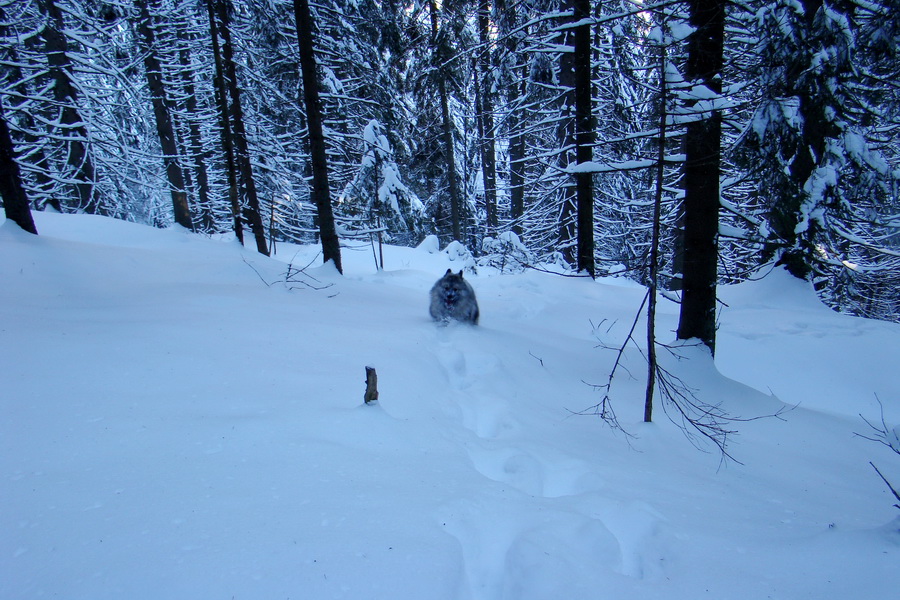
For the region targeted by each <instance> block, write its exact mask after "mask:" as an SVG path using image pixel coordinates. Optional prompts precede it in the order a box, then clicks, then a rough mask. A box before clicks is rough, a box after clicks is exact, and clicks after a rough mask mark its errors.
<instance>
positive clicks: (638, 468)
mask: <svg viewBox="0 0 900 600" xmlns="http://www.w3.org/2000/svg"><path fill="white" fill-rule="evenodd" d="M35 217H36V222H37V226H38V229H39V231H40V234H41V235H40V236H38V237H34V236H30V235H28V234H26V233H24V232H21V231H20V230H18V228H16V227H15V226H14V225H13V224H12V223H9V222H0V415H2V418H0V598H2V599H3V600H25V599H33V598H64V599H86V600H87V599H89V600H102V599H107V598H108V599H115V600H122V599H126V598H127V599H129V600H140V599H148V600H150V599H152V600H157V599H162V598H165V599H191V600H199V599H202V600H213V599H218V600H230V599H234V600H249V599H260V600H275V599H285V598H290V599H325V598H349V599H359V600H367V599H374V600H378V599H390V600H398V599H409V600H420V599H423V598H427V599H428V600H440V599H460V600H462V599H478V600H494V599H510V600H525V599H536V600H549V599H594V598H596V599H601V598H603V599H610V598H611V599H629V600H634V599H644V598H664V599H666V600H697V599H699V598H710V599H715V600H723V599H727V598H735V599H757V598H779V599H795V598H809V599H816V600H822V599H841V600H843V599H847V598H861V599H862V598H890V597H894V595H895V594H896V592H897V590H898V589H900V520H898V519H897V516H898V511H897V509H896V508H894V507H893V506H892V505H893V504H894V499H893V497H892V496H891V494H890V492H889V490H888V489H887V487H886V486H885V485H884V483H883V482H882V481H881V480H880V479H879V478H878V476H877V474H876V473H875V471H874V470H873V469H872V468H871V466H870V465H869V464H868V463H869V461H873V462H874V463H875V464H876V465H877V466H878V467H879V468H880V469H881V471H882V472H883V473H884V474H885V476H887V477H888V479H890V480H892V481H893V482H894V484H895V487H896V486H897V485H898V484H900V456H897V455H896V454H894V453H892V452H891V450H890V449H889V448H887V447H886V446H884V445H879V444H877V443H874V442H872V441H868V440H865V439H863V438H861V437H858V436H855V435H854V434H855V433H863V434H867V433H869V432H870V430H869V429H868V426H866V425H865V423H864V422H863V421H862V419H861V418H860V416H859V415H860V414H862V415H863V416H865V417H866V418H868V419H869V420H870V421H873V422H877V423H880V419H881V416H880V409H879V403H878V400H877V399H876V395H877V398H879V399H880V400H881V403H882V404H883V405H884V418H885V422H886V423H887V424H888V425H889V426H890V427H893V426H894V425H896V424H897V423H898V422H900V325H897V324H889V323H883V322H876V321H868V320H864V319H858V318H853V317H849V316H845V315H840V314H836V313H834V312H831V311H829V310H828V309H826V308H825V307H823V306H822V305H821V304H820V303H819V302H818V301H817V300H816V298H815V296H814V294H813V293H812V291H811V290H810V289H808V288H807V286H805V285H803V284H802V283H800V282H797V281H795V280H793V279H791V278H790V277H788V276H787V275H785V274H784V273H782V272H779V271H775V272H772V273H770V274H769V275H768V276H767V277H766V278H764V279H761V280H759V281H755V282H748V283H745V284H742V285H738V286H734V287H729V288H722V289H720V296H721V298H722V301H723V305H722V310H721V327H720V329H719V338H718V339H719V342H718V344H719V346H718V353H717V358H716V361H715V365H713V363H712V361H711V360H710V359H709V357H708V356H707V355H705V354H704V353H703V352H702V351H701V350H700V349H698V348H696V347H682V348H680V349H678V350H677V355H678V356H680V357H681V358H676V356H675V355H673V354H672V353H670V352H669V351H668V350H665V349H663V350H661V358H662V359H663V361H664V362H665V365H666V367H667V368H668V369H669V370H670V371H671V372H672V373H673V374H676V375H677V376H678V377H680V378H681V379H682V380H683V381H684V382H685V384H686V385H688V386H690V388H691V389H693V390H694V393H695V394H696V396H697V397H698V398H699V399H701V400H703V401H705V402H709V403H716V404H718V403H721V405H722V407H723V408H724V409H725V410H727V411H728V412H729V413H730V414H731V415H734V416H737V417H742V418H752V417H756V416H761V415H769V414H774V413H776V412H778V411H779V410H781V409H784V408H787V409H788V410H787V411H786V412H784V413H782V415H781V418H763V419H759V420H751V421H746V422H738V423H733V424H732V426H733V428H734V429H736V430H738V432H739V434H738V435H737V436H735V437H734V438H733V440H732V442H731V444H730V446H729V450H730V452H731V453H732V454H733V456H734V457H735V458H736V459H737V460H739V461H741V463H742V464H738V463H735V462H728V463H726V464H724V465H723V464H721V462H720V456H719V454H717V453H716V452H715V451H714V449H713V448H710V447H706V450H707V452H701V451H698V450H697V449H695V447H694V446H693V445H692V444H691V443H690V441H688V440H687V439H686V438H685V436H684V435H683V434H682V433H681V431H680V430H679V429H678V427H676V426H675V425H674V424H673V423H672V422H671V421H669V420H668V419H667V417H666V414H665V412H664V411H663V409H662V406H661V405H658V406H657V408H656V412H655V415H656V419H655V422H654V423H652V424H644V423H642V422H641V420H642V416H643V394H644V385H645V383H644V382H645V365H644V363H643V362H642V359H641V355H640V354H639V352H638V350H637V349H636V348H635V347H633V346H632V347H630V348H629V349H628V351H627V352H626V353H625V355H624V357H623V358H624V362H623V366H622V367H621V368H620V371H618V373H617V375H616V377H615V379H614V381H613V387H612V393H611V397H612V400H613V403H614V404H613V407H614V409H615V411H616V414H617V416H618V418H619V421H620V423H621V425H622V427H623V428H624V429H625V430H626V431H627V432H628V434H629V435H630V437H629V436H626V435H624V434H622V433H620V432H618V433H617V432H616V431H613V430H611V429H610V428H609V427H607V426H606V425H604V423H603V422H602V421H601V420H600V419H599V418H598V417H596V416H591V415H580V414H575V413H579V412H585V411H587V412H588V413H590V412H591V411H590V408H591V407H592V406H594V405H596V404H597V403H598V402H599V401H600V400H601V399H602V397H603V394H602V392H600V391H598V390H597V389H596V388H594V387H592V386H591V385H590V384H604V383H606V380H607V377H608V374H609V370H610V368H611V366H612V364H613V362H614V360H615V358H616V354H617V352H616V350H614V349H608V348H609V347H613V348H615V347H618V346H619V345H621V343H622V341H623V339H624V336H626V335H627V332H628V330H629V329H630V327H631V323H632V320H633V316H634V314H635V312H636V311H637V308H638V306H639V305H640V303H641V300H642V299H643V296H644V290H643V289H642V288H640V287H638V286H636V285H634V284H632V283H629V282H627V281H626V280H622V279H602V280H598V281H596V282H593V281H591V280H589V279H582V278H566V277H560V276H554V275H550V274H546V273H540V272H534V271H532V272H526V273H521V274H515V275H509V274H502V275H501V274H498V273H491V272H489V270H487V269H482V270H481V271H480V273H479V274H478V275H472V276H467V277H469V280H470V281H471V282H472V284H473V286H474V287H475V289H476V291H477V293H478V298H479V302H480V305H481V324H480V326H478V327H468V326H452V325H451V326H449V327H446V328H440V327H436V326H435V325H434V324H433V323H432V322H431V321H430V320H429V318H428V311H427V306H428V299H427V293H428V289H429V288H430V287H431V285H432V283H433V282H434V280H435V279H436V278H437V277H439V276H440V275H441V274H443V272H444V271H445V270H446V269H447V268H448V267H453V268H454V269H457V268H459V264H458V263H457V262H453V261H451V260H450V259H449V257H448V255H446V254H443V253H440V252H428V251H427V250H426V249H425V248H420V249H408V248H392V247H389V248H387V249H386V254H385V263H386V264H385V270H384V271H381V272H377V271H376V269H375V267H374V260H373V257H372V250H371V248H370V247H369V246H366V245H361V246H357V247H355V248H349V247H348V248H344V251H343V257H344V271H345V275H344V276H340V275H338V274H337V273H336V272H335V271H334V270H333V269H332V268H330V267H329V266H324V267H323V266H322V265H321V261H320V260H318V259H317V248H315V247H285V246H279V247H278V255H277V256H276V257H275V258H274V259H269V258H266V257H263V256H261V255H259V254H256V253H255V252H252V251H250V250H249V249H247V250H245V249H243V248H241V247H240V246H238V245H237V244H236V243H235V242H233V241H220V240H219V241H217V240H209V239H205V238H203V237H201V236H196V235H192V234H189V233H186V232H185V231H183V230H178V229H172V230H155V229H151V228H148V227H144V226H139V225H135V224H131V223H125V222H121V221H114V220H110V219H106V218H101V217H91V216H84V215H81V216H76V215H57V214H43V213H38V214H36V215H35ZM289 263H290V264H291V265H293V267H304V266H306V265H307V264H310V266H309V268H307V269H306V271H305V273H304V274H298V273H294V272H293V271H292V276H291V277H289V278H286V276H285V274H286V272H287V271H288V264H289ZM286 279H290V281H285V280H286ZM659 318H660V325H659V331H660V332H661V333H660V338H661V341H663V342H671V341H672V339H673V338H674V334H673V333H672V331H673V330H674V328H675V325H676V322H677V308H676V307H675V306H674V305H672V304H670V303H668V302H665V301H664V302H663V303H662V304H661V306H660V317H659ZM637 331H638V338H639V339H643V336H644V334H643V332H642V326H641V325H639V326H638V330H637ZM367 365H371V366H373V367H375V368H376V369H377V372H378V378H379V379H378V384H379V391H380V400H379V403H378V404H377V405H372V406H366V405H364V404H363V400H362V399H363V392H364V389H365V382H364V380H365V370H364V367H365V366H367ZM892 590H893V591H892Z"/></svg>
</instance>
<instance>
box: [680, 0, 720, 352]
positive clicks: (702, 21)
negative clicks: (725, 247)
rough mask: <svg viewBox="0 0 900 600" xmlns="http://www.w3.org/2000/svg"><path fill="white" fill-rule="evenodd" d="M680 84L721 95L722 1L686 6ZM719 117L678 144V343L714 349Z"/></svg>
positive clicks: (694, 0) (693, 128)
mask: <svg viewBox="0 0 900 600" xmlns="http://www.w3.org/2000/svg"><path fill="white" fill-rule="evenodd" d="M689 11H690V12H689V14H690V18H689V21H690V24H691V25H692V26H694V27H695V28H696V30H695V31H694V33H692V34H691V35H690V37H689V38H688V59H687V68H686V70H685V75H686V78H687V80H688V81H689V82H693V83H694V84H695V85H705V86H706V87H708V88H709V89H710V90H712V91H714V92H716V93H721V91H722V80H721V75H722V62H723V60H722V56H723V49H724V37H725V0H691V1H690V2H689ZM721 128H722V116H721V113H719V112H718V111H712V112H711V113H710V114H709V115H703V116H699V117H698V120H696V121H693V122H691V123H689V124H688V126H687V130H686V133H685V138H684V153H685V164H684V193H685V197H684V271H683V292H682V300H681V314H680V318H679V322H678V339H682V340H683V339H690V338H698V339H700V340H701V341H702V342H703V343H704V344H706V346H708V347H709V349H710V351H711V352H713V353H715V348H716V280H717V266H718V242H717V235H718V229H719V205H720V202H719V171H720V164H719V163H720V154H721V148H720V146H721Z"/></svg>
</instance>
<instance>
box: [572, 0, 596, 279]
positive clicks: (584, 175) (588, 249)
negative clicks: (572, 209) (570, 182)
mask: <svg viewBox="0 0 900 600" xmlns="http://www.w3.org/2000/svg"><path fill="white" fill-rule="evenodd" d="M590 17H591V2H590V0H575V22H576V23H579V25H578V26H577V27H576V28H575V57H574V58H575V160H576V161H577V163H578V164H579V165H584V164H585V163H589V162H591V161H592V160H593V159H594V118H593V117H594V115H593V108H592V101H591V25H590ZM593 182H594V175H593V173H590V172H583V171H581V170H579V171H578V173H576V174H575V186H576V203H577V207H578V270H579V271H587V273H588V274H589V275H590V276H591V277H594V190H593Z"/></svg>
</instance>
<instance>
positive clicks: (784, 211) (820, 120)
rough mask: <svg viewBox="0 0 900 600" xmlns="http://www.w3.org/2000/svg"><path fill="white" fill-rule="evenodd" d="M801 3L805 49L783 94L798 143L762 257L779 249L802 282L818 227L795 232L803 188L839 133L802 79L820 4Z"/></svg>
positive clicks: (811, 223)
mask: <svg viewBox="0 0 900 600" xmlns="http://www.w3.org/2000/svg"><path fill="white" fill-rule="evenodd" d="M801 4H802V5H803V9H804V17H803V19H804V22H805V27H806V36H807V40H805V43H806V45H807V47H806V48H805V49H804V50H802V51H798V54H797V61H796V64H795V65H794V68H793V69H791V70H790V71H789V72H788V77H789V80H788V81H787V82H786V84H787V90H788V92H787V93H788V94H789V95H790V96H793V97H796V98H797V99H798V100H799V106H798V112H799V114H800V117H801V119H800V122H801V128H802V131H801V139H802V143H801V144H800V145H799V147H798V148H797V150H796V152H795V154H794V156H793V160H791V162H790V167H789V172H790V179H791V182H792V185H791V191H790V192H788V193H786V194H782V195H781V197H780V198H779V199H778V202H777V203H776V204H775V206H773V208H772V211H771V212H770V214H769V222H770V224H771V227H772V230H773V231H774V233H775V234H776V237H777V240H778V241H777V242H776V243H775V244H773V245H772V246H773V247H770V248H767V249H766V254H767V255H768V257H771V255H773V254H775V252H776V251H779V250H780V251H781V256H780V258H779V264H782V265H784V266H785V268H786V269H787V270H788V272H790V273H791V274H792V275H794V276H795V277H797V278H799V279H804V280H805V279H809V278H810V276H811V274H812V271H813V262H814V261H815V253H816V249H815V242H814V240H815V238H816V237H817V236H818V234H819V233H820V232H819V224H818V223H817V222H816V221H815V220H814V219H809V220H808V226H807V228H806V230H805V231H803V232H802V233H798V232H797V224H798V223H799V222H800V219H801V218H802V217H801V214H800V211H801V206H802V204H803V202H804V199H805V197H806V194H805V193H804V192H803V189H804V186H805V185H806V183H807V181H809V178H810V177H811V176H812V174H813V171H815V169H816V167H817V162H818V160H819V159H820V158H821V157H822V156H824V155H825V148H826V143H827V138H829V137H838V136H839V135H840V131H838V130H837V128H836V127H835V126H834V124H833V122H832V120H831V119H829V118H828V116H827V115H826V110H828V106H827V105H826V103H825V102H823V101H822V99H821V98H819V97H817V96H818V95H819V93H820V92H819V90H818V89H817V86H814V85H810V82H809V79H807V78H806V77H804V76H803V75H804V72H812V71H813V66H812V64H811V62H812V59H813V56H814V53H815V52H816V51H817V50H816V47H815V45H814V44H815V33H814V31H813V30H814V25H813V21H814V19H815V17H816V13H817V12H818V11H819V10H821V8H822V5H823V2H822V0H802V1H801ZM810 38H812V39H810ZM811 45H812V47H810V46H811Z"/></svg>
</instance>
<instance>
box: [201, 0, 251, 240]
mask: <svg viewBox="0 0 900 600" xmlns="http://www.w3.org/2000/svg"><path fill="white" fill-rule="evenodd" d="M214 2H216V0H206V8H207V14H208V15H209V37H210V39H211V40H212V48H213V60H214V62H215V65H216V69H215V74H214V76H213V87H214V88H215V96H216V106H217V108H218V110H219V132H220V133H221V137H222V152H223V153H224V155H225V175H226V177H227V179H228V203H229V205H230V206H231V217H232V226H233V228H234V235H235V237H237V239H238V241H239V242H240V243H241V245H243V243H244V224H243V221H242V220H241V200H240V191H239V190H238V174H237V166H236V165H235V160H234V142H233V139H234V138H233V136H232V132H231V118H230V117H229V114H228V113H229V111H228V91H227V90H226V86H225V66H224V62H225V61H224V59H223V58H222V45H221V43H220V42H219V25H218V23H217V19H216V11H215V7H214V6H213V3H214Z"/></svg>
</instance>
